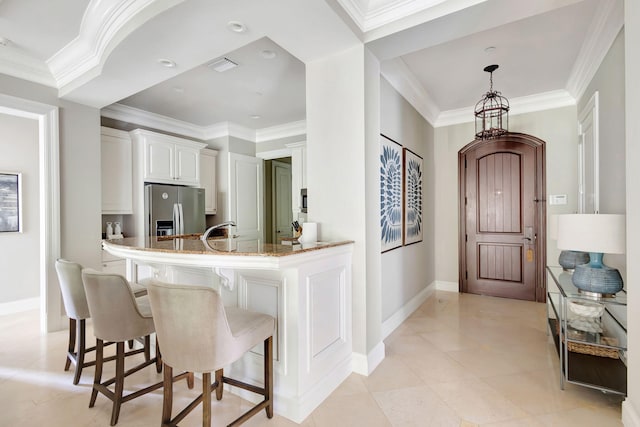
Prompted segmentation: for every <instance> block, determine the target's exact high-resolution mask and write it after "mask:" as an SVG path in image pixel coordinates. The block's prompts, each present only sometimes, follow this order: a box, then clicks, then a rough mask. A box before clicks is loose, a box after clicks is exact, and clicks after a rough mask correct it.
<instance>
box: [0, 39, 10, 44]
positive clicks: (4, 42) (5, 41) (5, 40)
mask: <svg viewBox="0 0 640 427" xmlns="http://www.w3.org/2000/svg"><path fill="white" fill-rule="evenodd" d="M10 44H11V40H9V39H7V38H5V37H0V46H9V45H10Z"/></svg>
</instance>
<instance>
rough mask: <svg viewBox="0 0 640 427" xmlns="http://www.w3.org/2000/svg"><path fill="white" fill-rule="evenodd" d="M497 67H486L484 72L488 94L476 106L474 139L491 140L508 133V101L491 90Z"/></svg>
mask: <svg viewBox="0 0 640 427" xmlns="http://www.w3.org/2000/svg"><path fill="white" fill-rule="evenodd" d="M497 69H498V65H488V66H486V67H485V68H484V71H486V72H487V73H489V92H487V93H485V94H484V96H483V97H482V99H481V100H480V101H478V103H477V104H476V108H475V111H474V114H475V116H476V138H479V139H491V138H496V137H498V136H500V135H504V134H505V133H507V132H508V128H509V101H508V100H507V98H505V97H503V96H502V95H501V94H500V92H498V91H495V90H493V72H494V71H495V70H497Z"/></svg>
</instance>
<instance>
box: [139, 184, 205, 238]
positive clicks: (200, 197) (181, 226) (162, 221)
mask: <svg viewBox="0 0 640 427" xmlns="http://www.w3.org/2000/svg"><path fill="white" fill-rule="evenodd" d="M144 196H145V198H144V200H145V203H144V217H145V230H144V232H145V235H147V236H169V235H173V234H193V233H202V232H204V230H205V228H206V221H205V215H204V188H192V187H180V186H176V185H161V184H147V185H146V186H145V187H144Z"/></svg>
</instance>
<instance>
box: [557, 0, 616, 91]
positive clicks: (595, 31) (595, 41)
mask: <svg viewBox="0 0 640 427" xmlns="http://www.w3.org/2000/svg"><path fill="white" fill-rule="evenodd" d="M593 16H594V18H593V20H592V21H591V25H590V26H589V30H588V31H587V36H586V38H585V40H584V42H583V44H582V47H581V48H580V52H579V53H578V58H577V59H576V62H575V63H574V65H573V68H572V69H571V73H570V75H569V80H568V81H567V90H568V91H569V92H570V93H571V95H573V97H574V98H575V99H580V98H581V97H582V95H583V94H584V92H585V90H586V89H587V87H588V86H589V83H590V82H591V80H592V79H593V76H595V74H596V72H597V71H598V68H599V67H600V64H602V61H603V60H604V58H605V56H606V55H607V53H608V52H609V49H610V48H611V45H613V42H614V41H615V39H616V37H617V36H618V34H619V33H620V30H621V29H622V27H623V25H624V4H623V1H622V0H600V1H599V2H598V6H597V7H596V10H595V12H594V15H593Z"/></svg>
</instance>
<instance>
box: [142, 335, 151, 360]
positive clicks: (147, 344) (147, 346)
mask: <svg viewBox="0 0 640 427" xmlns="http://www.w3.org/2000/svg"><path fill="white" fill-rule="evenodd" d="M149 360H151V337H150V336H149V335H146V336H145V337H144V361H145V362H148V361H149Z"/></svg>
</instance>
